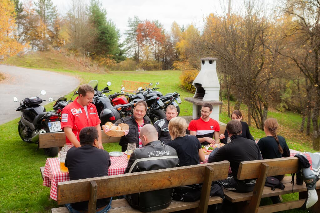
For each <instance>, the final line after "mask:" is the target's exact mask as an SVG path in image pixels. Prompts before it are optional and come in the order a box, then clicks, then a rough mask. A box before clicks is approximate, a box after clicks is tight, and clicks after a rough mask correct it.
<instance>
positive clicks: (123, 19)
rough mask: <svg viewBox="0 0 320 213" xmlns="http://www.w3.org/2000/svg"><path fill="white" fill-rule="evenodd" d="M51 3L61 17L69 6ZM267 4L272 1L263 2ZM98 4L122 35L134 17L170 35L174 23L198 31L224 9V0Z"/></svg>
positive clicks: (65, 1)
mask: <svg viewBox="0 0 320 213" xmlns="http://www.w3.org/2000/svg"><path fill="white" fill-rule="evenodd" d="M52 1H53V3H54V4H55V5H56V6H57V7H58V10H59V12H62V13H65V12H66V11H68V9H69V8H70V5H71V0H52ZM87 1H88V2H89V1H90V0H87ZM262 1H263V0H262ZM269 1H272V0H265V2H269ZM100 2H102V6H103V7H104V8H105V9H106V11H107V19H109V20H112V21H113V23H114V24H115V25H116V27H117V28H118V29H119V30H120V33H121V34H122V35H123V33H124V32H125V31H126V29H127V25H128V19H129V18H133V17H134V16H138V17H139V19H140V20H146V19H148V20H150V21H152V20H158V21H159V22H160V23H161V24H162V25H163V26H164V28H165V30H166V31H167V32H170V29H171V25H172V23H173V22H174V21H176V22H177V23H178V24H179V25H180V26H182V25H184V26H187V25H189V24H193V25H195V26H196V27H198V28H199V29H200V28H201V27H202V26H203V23H204V18H205V17H207V16H208V15H209V14H210V13H216V14H217V13H218V14H223V13H224V12H225V11H226V8H227V5H228V3H227V2H228V0H157V1H155V0H100ZM241 2H242V1H241ZM235 4H239V0H232V8H234V9H235V10H236V9H238V8H239V5H235ZM122 39H123V38H122Z"/></svg>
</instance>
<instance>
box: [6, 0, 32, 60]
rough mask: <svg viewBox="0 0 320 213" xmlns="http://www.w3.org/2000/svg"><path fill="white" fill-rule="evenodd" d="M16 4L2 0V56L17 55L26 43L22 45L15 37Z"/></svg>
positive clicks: (8, 0)
mask: <svg viewBox="0 0 320 213" xmlns="http://www.w3.org/2000/svg"><path fill="white" fill-rule="evenodd" d="M15 14H16V12H15V6H14V3H13V2H12V1H10V0H2V2H1V5H0V20H1V24H0V57H1V58H2V59H5V58H7V57H10V56H13V55H16V54H17V53H19V52H20V51H22V50H23V49H24V48H25V47H26V45H22V44H21V43H19V42H18V41H17V40H16V38H15V30H16V24H15Z"/></svg>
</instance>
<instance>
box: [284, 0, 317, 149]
mask: <svg viewBox="0 0 320 213" xmlns="http://www.w3.org/2000/svg"><path fill="white" fill-rule="evenodd" d="M284 11H285V12H286V14H288V15H290V16H291V17H292V22H293V23H294V25H293V26H292V28H291V29H290V31H289V32H288V33H287V35H286V36H285V37H284V41H286V44H287V45H288V48H287V50H284V51H282V54H283V55H284V56H286V57H288V58H290V59H291V60H292V61H293V62H294V63H295V65H296V66H297V67H298V68H299V70H300V71H301V73H303V74H304V75H305V77H306V78H307V80H308V81H309V82H310V90H309V91H308V93H309V94H312V97H313V98H312V100H313V103H311V104H310V105H311V107H312V125H313V148H314V149H315V150H320V124H319V110H320V69H319V64H320V52H319V51H320V23H319V21H320V19H319V17H320V3H319V1H316V0H306V1H302V0H288V1H287V5H286V7H285V9H284ZM288 50H290V51H288Z"/></svg>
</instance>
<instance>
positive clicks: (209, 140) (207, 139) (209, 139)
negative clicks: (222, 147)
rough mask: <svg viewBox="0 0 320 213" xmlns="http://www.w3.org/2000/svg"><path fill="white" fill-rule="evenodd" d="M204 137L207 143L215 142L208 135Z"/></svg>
mask: <svg viewBox="0 0 320 213" xmlns="http://www.w3.org/2000/svg"><path fill="white" fill-rule="evenodd" d="M204 138H205V140H206V141H207V142H208V143H211V144H215V143H216V141H215V140H213V139H212V138H209V137H204Z"/></svg>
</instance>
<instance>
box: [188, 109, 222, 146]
mask: <svg viewBox="0 0 320 213" xmlns="http://www.w3.org/2000/svg"><path fill="white" fill-rule="evenodd" d="M212 109H213V108H212V105H211V104H209V103H205V104H204V105H203V106H202V107H201V111H200V112H201V117H200V118H199V119H196V120H192V121H190V123H189V127H188V130H189V131H190V135H195V136H196V137H197V138H198V139H199V141H200V143H201V144H202V145H209V144H218V143H219V142H220V138H219V131H220V125H219V123H218V121H216V120H214V119H212V118H210V114H211V113H212ZM213 138H214V139H213Z"/></svg>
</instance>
